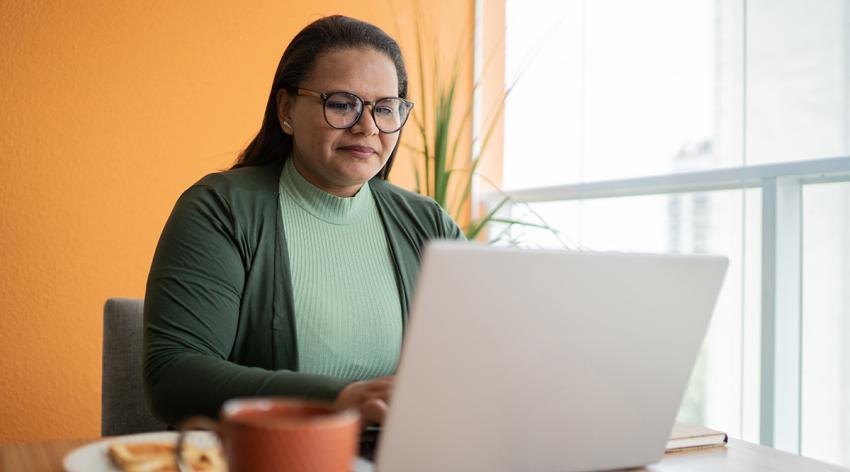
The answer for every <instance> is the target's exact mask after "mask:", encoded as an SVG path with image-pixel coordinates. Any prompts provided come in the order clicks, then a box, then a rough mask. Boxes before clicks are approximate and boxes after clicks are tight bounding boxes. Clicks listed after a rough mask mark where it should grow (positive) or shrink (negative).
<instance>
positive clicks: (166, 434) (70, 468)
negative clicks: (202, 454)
mask: <svg viewBox="0 0 850 472" xmlns="http://www.w3.org/2000/svg"><path fill="white" fill-rule="evenodd" d="M186 440H187V441H189V442H190V443H192V444H193V445H195V446H197V447H199V448H202V449H209V448H211V447H216V446H218V445H219V443H218V437H216V435H215V434H213V433H210V432H207V431H192V432H190V433H189V434H188V435H187V436H186ZM116 441H120V442H123V443H143V442H174V441H177V433H176V432H174V431H160V432H156V433H140V434H130V435H127V436H115V437H111V438H107V439H103V440H101V441H97V442H94V443H91V444H86V445H85V446H81V447H78V448H77V449H74V450H73V451H71V452H70V453H69V454H68V455H67V456H65V459H64V460H63V461H62V467H64V468H65V470H66V471H67V472H121V469H119V468H117V467H115V465H114V464H113V463H112V460H111V459H110V458H109V454H108V451H109V445H110V444H111V443H113V442H116ZM353 470H354V472H371V471H372V470H373V465H372V463H371V462H369V461H367V460H364V459H361V458H359V457H358V458H357V459H356V460H355V461H354V465H353Z"/></svg>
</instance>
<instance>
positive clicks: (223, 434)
mask: <svg viewBox="0 0 850 472" xmlns="http://www.w3.org/2000/svg"><path fill="white" fill-rule="evenodd" d="M192 429H209V430H213V431H215V432H216V434H218V436H219V438H221V443H222V446H223V450H224V456H225V458H226V459H227V464H228V469H229V471H230V472H254V471H270V470H274V471H281V472H296V471H297V472H350V471H351V468H352V463H353V462H354V459H355V457H356V454H357V445H358V438H359V434H360V414H359V413H358V412H357V411H356V410H343V411H338V410H336V409H334V408H333V406H331V405H329V404H325V403H318V402H310V401H301V400H290V399H283V398H242V399H234V400H229V401H227V402H225V403H224V405H223V406H222V408H221V416H220V419H219V421H218V422H216V421H213V420H211V419H209V418H206V417H194V418H189V419H188V420H186V421H184V422H183V423H182V424H181V426H180V434H179V436H178V439H177V447H176V448H175V449H176V451H175V454H176V455H177V464H178V467H179V469H180V471H181V472H190V470H191V468H190V467H189V466H188V465H186V464H184V463H183V461H182V452H183V451H182V449H183V442H184V437H185V432H186V431H188V430H192Z"/></svg>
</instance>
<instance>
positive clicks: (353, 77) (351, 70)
mask: <svg viewBox="0 0 850 472" xmlns="http://www.w3.org/2000/svg"><path fill="white" fill-rule="evenodd" d="M300 87H301V88H304V89H309V90H314V91H317V92H321V93H331V92H349V93H353V94H355V95H357V96H359V97H360V98H361V99H363V100H364V101H367V102H368V101H374V100H377V99H379V98H384V97H396V96H398V76H397V74H396V70H395V65H394V64H393V61H392V60H391V59H390V58H389V57H387V56H386V55H385V54H384V53H381V52H378V51H376V50H374V49H368V48H363V49H359V48H358V49H341V50H334V51H329V52H325V53H322V54H321V55H319V57H317V58H316V61H315V63H314V64H313V69H312V70H311V71H310V73H309V74H308V75H307V77H306V78H305V79H304V81H303V82H302V83H301V84H300ZM277 99H278V118H279V119H280V122H281V126H282V128H283V131H284V133H287V134H290V135H292V137H293V141H294V144H293V151H292V153H293V159H294V164H295V168H296V169H298V171H299V172H300V173H301V175H303V176H304V178H305V179H307V181H309V182H310V183H312V184H313V185H315V186H316V187H319V188H321V189H322V190H324V191H326V192H328V193H331V194H334V195H337V196H341V197H350V196H352V195H354V194H355V193H357V191H358V190H359V189H360V187H361V186H362V185H363V183H365V182H366V181H368V180H369V179H371V178H372V177H374V176H375V175H377V174H378V172H379V171H380V170H381V168H383V166H384V164H386V162H387V160H388V159H389V157H390V153H391V152H392V150H393V149H394V148H395V145H396V142H397V141H398V135H399V133H398V132H395V133H391V134H386V133H381V132H379V131H378V128H377V127H376V126H375V121H374V120H373V119H372V107H371V106H367V107H365V109H364V110H363V114H362V116H361V117H360V120H359V121H358V122H357V123H355V124H354V126H353V127H351V128H349V129H335V128H332V127H331V126H330V125H328V123H327V122H326V121H325V118H324V109H323V106H322V99H321V98H319V97H314V96H305V95H299V96H290V95H289V94H287V93H285V92H283V91H281V92H280V93H279V94H278V97H277Z"/></svg>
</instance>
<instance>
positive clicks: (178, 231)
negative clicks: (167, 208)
mask: <svg viewBox="0 0 850 472" xmlns="http://www.w3.org/2000/svg"><path fill="white" fill-rule="evenodd" d="M406 95H407V75H406V72H405V68H404V63H403V61H402V56H401V51H400V49H399V46H398V44H397V43H396V42H395V41H394V40H393V39H392V38H390V37H389V36H388V35H387V34H386V33H384V32H383V31H381V30H380V29H378V28H377V27H375V26H373V25H370V24H368V23H364V22H362V21H358V20H355V19H352V18H346V17H342V16H332V17H327V18H322V19H320V20H318V21H316V22H314V23H312V24H310V25H309V26H307V27H306V28H304V30H302V31H301V32H300V33H299V34H298V35H297V36H296V37H295V38H294V39H293V41H292V43H290V45H289V46H288V47H287V48H286V51H285V52H284V54H283V57H282V58H281V60H280V64H279V65H278V68H277V72H276V73H275V78H274V83H273V84H272V89H271V93H270V95H269V101H268V105H267V107H266V114H265V117H264V120H263V124H262V128H261V129H260V132H259V133H258V134H257V136H256V137H255V138H254V140H253V141H252V142H251V143H250V144H249V145H248V147H247V148H246V149H245V151H244V152H243V153H242V154H241V155H240V156H239V159H238V161H237V163H236V164H235V165H234V166H233V168H232V169H231V170H229V171H227V172H221V173H216V174H211V175H208V176H206V177H204V178H203V179H201V180H200V181H199V182H198V183H197V184H195V185H193V186H192V187H191V188H189V189H188V190H187V191H186V192H185V193H184V194H183V195H182V196H181V197H180V198H179V200H178V201H177V203H176V205H175V207H174V210H173V212H172V214H171V216H170V218H169V220H168V222H167V223H166V225H165V228H164V229H163V232H162V236H161V238H160V241H159V245H158V246H157V249H156V254H155V255H154V259H153V263H152V266H151V271H150V274H149V277H148V284H147V292H146V295H145V362H144V377H145V389H146V394H147V397H148V403H149V405H150V407H151V409H152V411H153V412H154V414H155V415H156V416H158V417H159V418H160V419H162V420H163V421H165V422H167V423H169V424H175V423H176V422H178V421H179V420H180V419H182V418H184V417H186V416H189V415H194V414H204V415H215V414H216V413H217V412H218V409H219V408H220V406H221V404H222V403H223V402H224V401H225V400H227V399H229V398H233V397H241V396H255V395H290V396H297V397H306V398H316V399H325V400H331V401H334V402H335V404H336V405H337V406H338V407H340V408H357V409H358V410H360V412H361V414H362V415H363V418H364V419H365V420H366V421H367V422H380V421H381V420H382V419H383V417H384V414H385V413H386V409H387V405H388V402H389V398H390V394H391V391H392V383H393V378H392V375H393V373H394V371H395V366H396V363H397V361H398V355H399V349H400V346H401V337H402V331H403V328H404V323H405V320H406V317H407V310H408V305H409V303H410V299H411V295H412V292H411V291H412V288H413V284H414V278H415V275H416V272H417V270H418V268H419V257H420V255H421V251H422V248H423V245H424V243H425V242H426V241H428V240H430V239H435V238H462V237H463V235H462V233H461V231H460V230H459V229H458V227H457V225H456V224H455V223H454V222H453V221H452V220H451V218H449V217H448V215H447V214H446V213H445V212H443V211H442V210H441V209H440V208H439V206H438V205H437V204H436V203H434V201H433V200H431V199H427V198H424V197H422V196H419V195H417V194H414V193H411V192H407V191H405V190H402V189H399V188H397V187H395V186H393V185H391V184H389V183H387V182H386V181H385V180H386V178H387V176H388V175H389V171H390V168H391V167H392V162H393V157H394V156H395V153H396V150H397V149H398V145H399V135H400V132H401V127H402V126H403V125H404V123H405V121H406V119H407V117H408V115H409V113H410V109H411V108H412V106H413V105H412V104H411V103H410V102H408V101H407V100H406V99H405V97H406Z"/></svg>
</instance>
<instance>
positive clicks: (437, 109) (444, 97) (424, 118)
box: [402, 23, 563, 244]
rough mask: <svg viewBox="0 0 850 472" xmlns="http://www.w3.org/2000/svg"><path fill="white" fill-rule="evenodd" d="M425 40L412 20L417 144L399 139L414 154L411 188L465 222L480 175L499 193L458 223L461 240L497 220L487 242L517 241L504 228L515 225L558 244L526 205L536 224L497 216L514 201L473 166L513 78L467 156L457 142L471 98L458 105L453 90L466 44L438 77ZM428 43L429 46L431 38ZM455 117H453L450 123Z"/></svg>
mask: <svg viewBox="0 0 850 472" xmlns="http://www.w3.org/2000/svg"><path fill="white" fill-rule="evenodd" d="M425 43H426V40H425V38H424V34H423V31H422V28H421V27H419V23H417V28H416V59H417V63H418V68H419V77H418V84H415V85H417V86H418V93H417V94H416V95H417V101H418V103H417V106H416V107H415V108H414V110H413V117H412V118H413V124H414V126H415V127H416V130H417V138H418V139H419V140H421V147H418V146H415V145H411V144H409V143H406V142H405V143H402V145H403V146H405V147H406V148H407V149H409V150H411V151H413V152H414V154H415V155H416V156H417V158H418V159H416V160H415V161H414V163H413V165H414V173H415V179H416V188H415V189H416V191H417V192H418V193H421V194H423V195H428V196H430V197H432V198H433V199H434V200H435V201H436V202H437V203H438V204H439V205H440V206H441V207H442V208H443V209H445V210H446V211H447V212H448V213H449V214H450V215H451V216H452V218H454V219H455V221H459V222H460V221H464V220H465V218H464V216H465V215H466V214H472V213H473V211H472V208H471V205H472V198H471V197H472V191H473V186H474V182H475V179H476V178H481V179H483V180H485V181H487V182H488V183H489V184H490V185H491V186H492V187H493V188H494V189H495V191H496V192H499V193H500V194H501V197H500V199H499V201H498V202H497V203H496V204H495V205H493V206H492V207H491V208H489V209H488V210H487V212H486V213H485V214H483V215H481V216H477V217H469V218H468V221H467V222H466V223H465V224H463V225H462V229H463V231H464V234H465V235H466V237H467V239H470V240H473V239H478V238H479V237H480V236H482V235H483V234H484V233H483V232H484V230H485V229H486V228H488V226H491V225H495V224H498V225H503V228H502V230H501V231H499V232H497V233H496V234H495V236H494V235H488V242H490V243H507V244H517V241H515V240H512V239H511V238H510V233H511V232H510V228H512V227H513V226H516V225H519V226H526V227H534V228H541V229H545V230H547V231H551V232H552V233H553V234H554V235H555V236H556V237H557V238H558V239H559V240H560V241H562V243H563V240H562V239H561V238H560V235H559V232H558V231H557V230H555V229H554V228H552V227H550V226H549V225H548V224H547V223H546V222H545V221H544V220H543V219H542V218H541V217H540V216H539V215H538V214H537V213H535V212H534V211H533V210H532V209H531V208H530V207H527V206H526V207H527V209H528V213H529V214H531V215H533V216H534V217H535V218H536V219H537V220H538V221H539V223H535V222H529V221H525V220H522V219H516V218H509V217H504V216H501V215H500V211H501V210H502V209H503V208H506V207H507V206H510V205H513V204H515V202H514V201H513V200H512V199H511V197H510V196H508V195H507V194H505V193H504V192H502V191H501V190H499V188H498V186H497V185H495V184H494V183H493V182H490V181H489V180H488V179H486V177H484V176H483V175H481V174H480V173H479V172H478V168H479V165H480V164H481V162H482V160H483V159H484V158H485V157H486V155H487V149H488V145H489V144H490V143H491V139H492V138H493V137H494V133H495V130H496V125H497V124H498V122H499V119H500V118H501V116H502V114H503V112H504V107H505V102H506V100H507V98H508V96H509V95H510V93H511V91H512V90H513V88H514V86H515V85H516V84H517V81H518V80H519V77H516V78H515V79H514V80H513V81H512V83H511V84H510V85H509V86H508V87H507V88H506V89H505V91H504V93H503V94H502V95H501V96H500V97H499V99H498V103H496V104H494V109H495V112H494V113H492V114H491V116H489V117H488V119H487V120H486V121H485V123H484V125H483V126H482V130H483V133H482V135H481V136H473V137H472V146H470V148H473V149H477V152H469V154H467V153H466V152H464V151H463V150H462V142H463V141H464V133H465V132H466V130H467V127H469V125H470V121H471V119H472V112H473V103H472V102H473V101H472V100H468V105H466V106H465V107H464V108H463V109H461V107H460V105H459V104H458V96H457V93H458V84H459V77H460V71H461V66H462V64H463V63H464V62H465V61H466V60H467V59H468V56H467V54H468V48H467V47H463V46H460V47H458V48H455V50H456V51H458V54H457V55H456V56H455V57H454V58H453V59H452V60H451V64H452V65H451V68H450V71H449V73H448V74H447V75H443V74H441V70H440V57H439V54H438V53H437V52H434V53H433V54H431V55H430V58H428V59H430V61H427V60H426V52H425ZM428 43H429V44H435V42H434V41H433V40H431V41H428ZM489 63H490V60H489V59H488V60H487V62H486V63H485V66H484V68H485V70H486V69H487V67H488V65H489ZM429 73H430V75H429ZM480 85H481V84H480V83H478V82H476V83H474V84H473V86H472V93H475V90H477V89H478V88H479V87H480ZM458 117H459V118H458ZM456 119H459V121H457V122H456V121H455V120H456ZM479 141H480V144H479ZM476 144H478V145H477V146H476ZM466 212H469V213H466Z"/></svg>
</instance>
